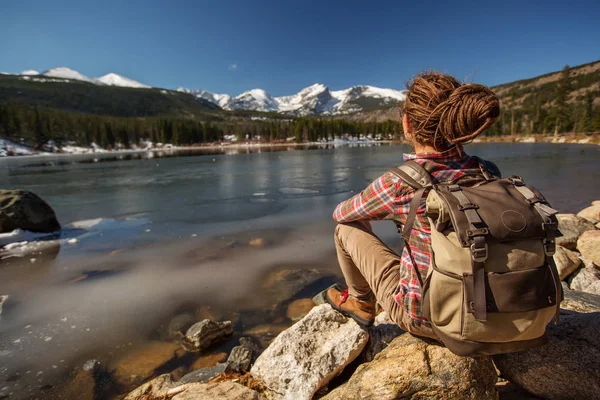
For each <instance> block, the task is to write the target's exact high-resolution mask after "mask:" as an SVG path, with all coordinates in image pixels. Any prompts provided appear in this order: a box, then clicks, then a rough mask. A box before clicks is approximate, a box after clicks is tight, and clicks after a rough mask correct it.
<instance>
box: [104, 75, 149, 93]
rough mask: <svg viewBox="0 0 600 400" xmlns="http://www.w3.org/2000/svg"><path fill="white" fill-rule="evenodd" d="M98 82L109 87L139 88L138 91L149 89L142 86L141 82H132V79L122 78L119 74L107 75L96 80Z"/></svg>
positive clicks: (146, 86)
mask: <svg viewBox="0 0 600 400" xmlns="http://www.w3.org/2000/svg"><path fill="white" fill-rule="evenodd" d="M96 80H97V81H98V82H101V83H103V84H105V85H109V86H122V87H131V88H139V89H149V88H150V86H148V85H144V84H143V83H141V82H138V81H134V80H133V79H130V78H127V77H124V76H122V75H119V74H115V73H113V72H111V73H108V74H106V75H104V76H101V77H100V78H96Z"/></svg>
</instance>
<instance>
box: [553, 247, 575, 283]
mask: <svg viewBox="0 0 600 400" xmlns="http://www.w3.org/2000/svg"><path fill="white" fill-rule="evenodd" d="M554 262H555V263H556V269H557V270H558V275H559V277H560V280H561V281H564V280H565V279H567V278H568V277H569V276H570V275H571V274H573V272H575V271H577V269H578V268H579V266H580V265H581V259H580V258H579V254H578V253H577V252H575V251H572V250H569V249H567V248H565V247H563V246H556V253H554Z"/></svg>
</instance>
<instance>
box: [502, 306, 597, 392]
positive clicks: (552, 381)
mask: <svg viewBox="0 0 600 400" xmlns="http://www.w3.org/2000/svg"><path fill="white" fill-rule="evenodd" d="M547 332H548V344H547V345H546V346H543V347H540V348H537V349H532V350H528V351H524V352H520V353H512V354H503V355H497V356H494V357H493V358H494V362H495V364H496V367H497V368H498V370H499V371H500V372H501V374H502V377H504V378H506V379H508V380H509V381H511V382H514V383H516V384H517V385H519V386H521V387H522V388H524V389H525V390H527V391H528V392H530V393H532V394H534V395H536V396H539V397H542V398H545V399H565V400H569V399H573V400H575V399H593V398H598V394H599V393H600V378H599V377H600V313H598V312H592V313H586V314H580V313H575V312H573V313H569V314H567V315H561V320H560V323H559V324H558V325H554V324H550V325H549V326H548V331H547Z"/></svg>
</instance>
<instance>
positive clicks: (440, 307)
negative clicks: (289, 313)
mask: <svg viewBox="0 0 600 400" xmlns="http://www.w3.org/2000/svg"><path fill="white" fill-rule="evenodd" d="M478 161H479V165H480V169H481V172H482V174H483V176H484V178H485V181H482V182H481V183H479V184H477V185H475V186H473V187H463V186H459V185H456V184H446V183H440V184H432V181H431V177H430V175H429V173H428V172H427V171H426V170H425V169H424V168H423V167H422V166H421V165H419V164H418V163H416V162H414V161H408V162H407V163H405V164H403V165H402V166H401V167H399V168H395V169H393V170H391V171H390V172H392V173H394V174H396V175H398V176H399V177H400V178H402V179H403V181H404V182H405V183H406V184H408V185H409V186H411V187H412V188H413V189H414V190H415V196H414V198H413V200H412V203H411V207H410V212H409V214H408V216H407V220H406V223H405V225H404V227H403V229H402V238H403V239H404V243H405V246H406V248H407V251H408V253H409V255H410V258H411V260H412V264H413V267H414V270H415V272H416V274H417V277H418V278H419V282H420V283H421V288H422V296H423V302H422V312H423V315H424V316H425V317H426V318H427V319H428V320H429V321H430V322H431V325H432V329H433V331H434V332H435V333H436V335H437V336H438V337H439V338H440V340H441V341H442V342H443V343H444V344H445V345H446V347H448V349H450V350H451V351H452V352H453V353H455V354H458V355H461V356H482V355H491V354H500V353H510V352H516V351H522V350H526V349H530V348H533V347H537V346H541V345H543V344H545V343H546V335H545V331H546V326H547V325H548V323H549V322H550V321H551V320H552V318H553V317H555V319H556V321H558V314H559V310H560V302H561V301H562V298H563V295H562V287H561V284H560V279H559V275H558V272H557V270H556V265H555V264H554V259H553V257H552V255H553V254H554V251H555V238H556V237H557V236H560V232H559V231H558V223H557V220H556V217H555V214H556V213H557V211H556V210H554V209H552V208H551V207H550V205H549V204H548V202H547V201H546V199H545V198H544V196H542V194H541V193H540V192H538V191H537V190H536V189H534V188H532V187H531V186H529V185H527V184H525V182H524V181H523V179H522V178H521V177H517V176H512V177H510V178H504V179H500V178H499V177H495V176H493V175H491V174H490V173H489V172H488V169H487V168H486V166H485V162H484V161H482V160H479V159H478ZM425 192H428V195H427V200H426V215H427V218H428V220H429V223H430V226H431V252H432V254H431V265H430V267H429V270H428V273H427V277H426V279H425V282H422V278H421V276H420V274H419V272H418V268H417V267H416V264H415V261H414V258H413V256H412V252H411V250H410V246H408V242H409V241H410V234H411V230H412V227H413V224H414V222H415V218H416V214H417V209H418V208H419V204H420V203H421V199H422V197H423V195H424V194H425Z"/></svg>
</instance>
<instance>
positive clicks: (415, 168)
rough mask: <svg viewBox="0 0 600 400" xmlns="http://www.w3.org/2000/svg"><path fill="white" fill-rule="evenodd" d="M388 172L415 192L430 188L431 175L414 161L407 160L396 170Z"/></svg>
mask: <svg viewBox="0 0 600 400" xmlns="http://www.w3.org/2000/svg"><path fill="white" fill-rule="evenodd" d="M389 172H390V173H392V174H394V175H396V176H398V177H399V178H400V179H402V180H403V181H404V182H405V183H406V184H407V185H408V186H410V187H412V188H413V189H415V190H418V189H421V188H423V187H429V186H431V175H429V172H427V170H426V169H425V168H423V167H422V166H421V164H419V163H418V162H416V161H413V160H409V161H407V162H405V163H404V164H402V165H401V166H399V167H398V168H392V169H390V170H389Z"/></svg>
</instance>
